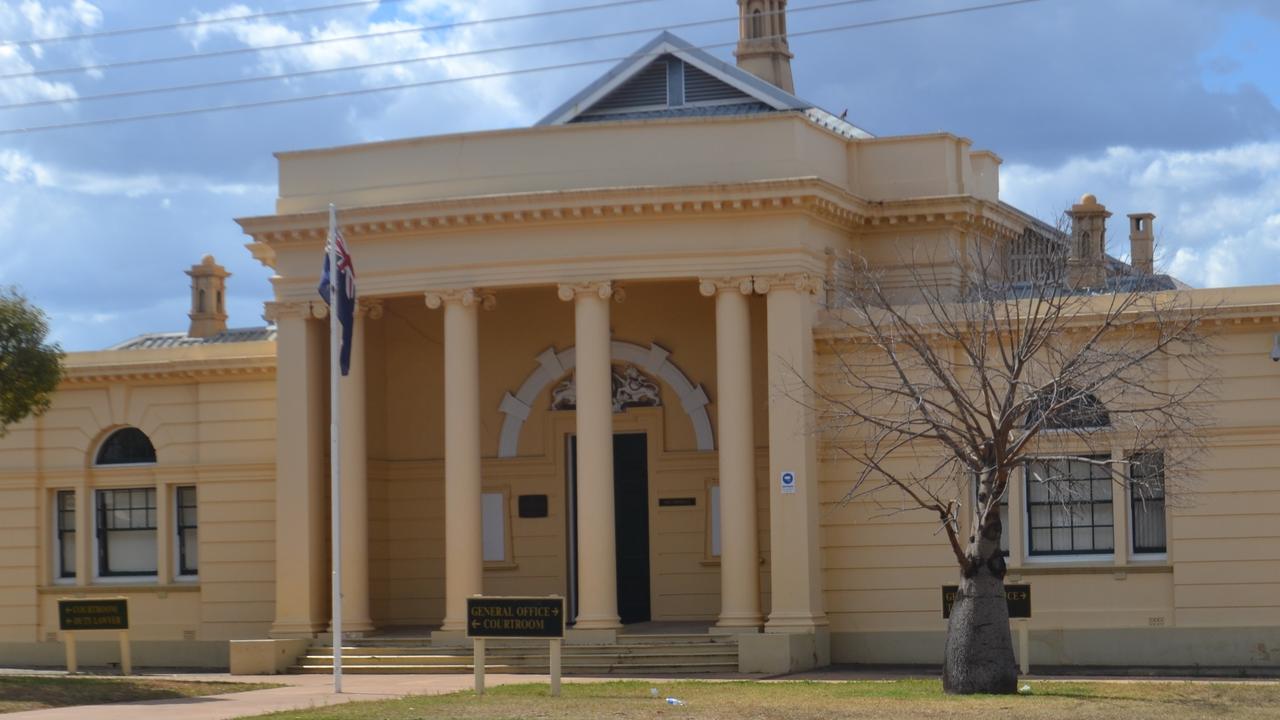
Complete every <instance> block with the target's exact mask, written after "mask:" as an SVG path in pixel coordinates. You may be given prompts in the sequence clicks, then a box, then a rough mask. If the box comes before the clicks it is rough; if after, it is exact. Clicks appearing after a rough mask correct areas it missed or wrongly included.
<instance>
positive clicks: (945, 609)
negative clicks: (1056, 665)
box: [942, 585, 1031, 675]
mask: <svg viewBox="0 0 1280 720" xmlns="http://www.w3.org/2000/svg"><path fill="white" fill-rule="evenodd" d="M958 592H960V586H958V585H943V586H942V617H943V619H944V620H945V619H946V618H949V617H951V605H952V604H953V603H955V601H956V593H958ZM1004 593H1005V600H1006V601H1007V602H1008V603H1009V619H1010V620H1013V621H1016V622H1014V625H1013V627H1014V629H1015V630H1017V631H1018V669H1019V670H1021V671H1022V674H1023V675H1027V674H1030V672H1031V637H1030V636H1031V631H1030V628H1028V621H1029V620H1030V619H1031V586H1030V585H1005V586H1004Z"/></svg>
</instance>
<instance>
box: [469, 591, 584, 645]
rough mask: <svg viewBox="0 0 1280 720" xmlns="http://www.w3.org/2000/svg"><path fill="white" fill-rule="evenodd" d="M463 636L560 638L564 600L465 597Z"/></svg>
mask: <svg viewBox="0 0 1280 720" xmlns="http://www.w3.org/2000/svg"><path fill="white" fill-rule="evenodd" d="M467 637H472V638H562V637H564V598H548V597H536V598H535V597H474V598H467Z"/></svg>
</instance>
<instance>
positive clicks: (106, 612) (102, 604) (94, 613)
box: [58, 597, 133, 675]
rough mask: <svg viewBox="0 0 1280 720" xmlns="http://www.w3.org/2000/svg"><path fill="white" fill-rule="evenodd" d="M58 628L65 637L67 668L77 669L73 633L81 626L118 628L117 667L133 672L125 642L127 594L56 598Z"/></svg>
mask: <svg viewBox="0 0 1280 720" xmlns="http://www.w3.org/2000/svg"><path fill="white" fill-rule="evenodd" d="M58 629H59V630H61V631H62V632H63V634H64V636H65V639H66V651H67V672H69V673H75V672H78V671H79V669H80V663H79V658H78V657H77V655H76V633H77V632H83V631H85V630H118V631H119V640H120V671H121V672H123V673H124V674H125V675H132V674H133V652H132V648H131V647H130V646H129V600H128V598H122V597H121V598H101V599H97V600H88V599H83V598H74V599H73V598H58Z"/></svg>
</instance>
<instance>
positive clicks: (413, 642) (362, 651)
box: [291, 622, 738, 676]
mask: <svg viewBox="0 0 1280 720" xmlns="http://www.w3.org/2000/svg"><path fill="white" fill-rule="evenodd" d="M710 627H711V626H710V624H709V623H690V622H648V623H635V624H632V625H627V626H625V627H624V628H623V630H622V631H621V632H620V633H619V634H618V640H617V642H616V643H610V644H598V645H564V646H563V650H562V657H561V663H562V666H563V672H564V674H566V675H578V676H609V675H635V676H651V675H662V676H666V675H700V676H708V675H736V674H737V672H738V641H737V638H735V637H733V636H726V635H712V634H710V633H709V632H708V630H709V629H710ZM486 655H487V659H488V666H487V667H488V671H489V672H494V673H517V674H546V673H547V672H548V666H549V662H550V658H549V649H548V646H547V643H546V642H545V641H536V642H535V641H526V640H518V641H502V640H490V641H489V643H488V647H487V649H486ZM342 661H343V662H342V666H343V671H344V672H348V673H354V674H424V675H428V674H429V675H435V674H453V673H470V672H473V671H474V665H473V664H472V653H471V649H470V648H465V647H433V646H432V645H431V628H427V627H415V628H408V627H402V628H389V629H387V630H384V631H380V632H379V633H378V634H377V635H373V636H370V637H364V638H358V639H356V638H351V639H348V640H346V641H345V642H343V646H342ZM291 671H292V672H295V673H329V672H332V671H333V646H332V644H331V643H329V642H327V641H317V642H316V643H314V644H312V646H311V647H310V648H309V649H308V650H307V653H306V655H305V656H304V657H302V658H301V659H300V660H299V662H298V663H297V664H296V665H294V666H293V668H291Z"/></svg>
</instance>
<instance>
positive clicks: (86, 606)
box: [58, 598, 129, 630]
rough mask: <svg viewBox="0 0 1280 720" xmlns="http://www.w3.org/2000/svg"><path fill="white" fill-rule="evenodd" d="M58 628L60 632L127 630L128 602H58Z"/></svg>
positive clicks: (109, 600) (119, 600)
mask: <svg viewBox="0 0 1280 720" xmlns="http://www.w3.org/2000/svg"><path fill="white" fill-rule="evenodd" d="M58 628H59V629H61V630H128V629H129V601H128V600H126V599H124V598H109V599H104V600H59V601H58Z"/></svg>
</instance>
